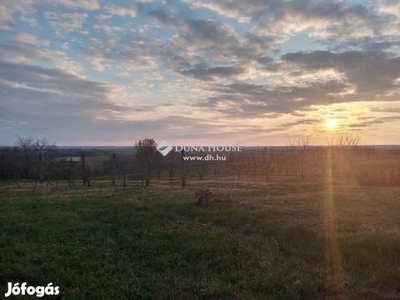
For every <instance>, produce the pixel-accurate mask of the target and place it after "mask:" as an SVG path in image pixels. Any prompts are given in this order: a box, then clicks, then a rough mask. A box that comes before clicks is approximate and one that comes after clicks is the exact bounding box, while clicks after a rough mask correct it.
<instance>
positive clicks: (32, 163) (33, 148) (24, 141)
mask: <svg viewBox="0 0 400 300" xmlns="http://www.w3.org/2000/svg"><path fill="white" fill-rule="evenodd" d="M16 144H17V146H18V147H19V148H20V149H21V151H22V153H23V170H22V172H23V176H24V177H25V178H29V177H30V176H33V177H34V179H37V177H39V180H40V182H41V183H42V182H43V181H44V179H46V180H47V181H48V182H49V183H50V181H49V180H50V172H49V165H50V162H51V161H52V160H53V159H54V156H53V155H52V154H53V150H54V149H55V147H56V145H55V144H50V143H49V142H48V141H47V140H46V139H41V140H37V141H36V142H35V141H33V139H32V138H31V137H28V138H21V137H19V136H17V142H16Z"/></svg>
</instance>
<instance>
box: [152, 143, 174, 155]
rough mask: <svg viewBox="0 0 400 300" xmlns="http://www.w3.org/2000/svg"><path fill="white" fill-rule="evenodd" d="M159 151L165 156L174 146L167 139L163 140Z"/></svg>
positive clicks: (158, 148)
mask: <svg viewBox="0 0 400 300" xmlns="http://www.w3.org/2000/svg"><path fill="white" fill-rule="evenodd" d="M156 149H157V151H158V152H160V153H161V154H162V155H163V156H166V155H167V154H168V153H170V152H171V150H172V149H173V148H172V146H170V145H169V144H168V142H167V141H162V142H161V143H160V144H159V145H158V146H157V147H156Z"/></svg>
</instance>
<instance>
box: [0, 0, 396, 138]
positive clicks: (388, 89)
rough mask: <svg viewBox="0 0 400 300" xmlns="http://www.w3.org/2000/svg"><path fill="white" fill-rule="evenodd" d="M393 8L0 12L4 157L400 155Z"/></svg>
mask: <svg viewBox="0 0 400 300" xmlns="http://www.w3.org/2000/svg"><path fill="white" fill-rule="evenodd" d="M399 129H400V2H399V1H397V0H375V1H372V0H369V1H356V0H348V1H346V0H342V1H339V0H337V1H336V0H331V1H324V0H321V1H313V0H292V1H290V0H287V1H278V0H246V1H242V0H220V1H200V0H182V1H178V0H176V1H175V0H171V1H169V0H165V1H152V0H141V1H109V0H58V1H53V0H5V1H1V2H0V145H15V142H16V139H17V135H18V136H20V137H28V136H31V137H32V138H33V139H43V138H46V139H47V140H48V141H50V142H52V143H53V142H54V143H56V145H58V146H101V145H104V146H108V145H116V146H130V145H133V144H134V142H135V141H137V140H141V139H145V138H152V139H154V140H156V142H158V143H160V142H162V141H163V140H166V141H168V142H169V143H170V144H173V145H238V144H240V145H243V146H268V145H284V144H285V143H287V142H288V141H295V140H298V139H300V138H301V137H304V136H308V137H310V138H311V143H312V144H316V145H317V144H321V145H324V144H326V139H327V137H329V138H330V137H333V136H340V135H342V134H354V135H355V134H359V135H360V136H361V140H360V143H361V144H365V145H369V144H400V134H399V132H400V130H399Z"/></svg>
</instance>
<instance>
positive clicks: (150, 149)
mask: <svg viewBox="0 0 400 300" xmlns="http://www.w3.org/2000/svg"><path fill="white" fill-rule="evenodd" d="M156 147H157V143H156V142H155V141H154V140H153V139H147V138H146V139H144V140H139V141H136V142H135V146H134V153H135V155H136V157H137V158H138V159H139V161H140V162H141V166H142V170H143V171H142V174H143V175H144V178H145V181H146V186H148V185H149V183H150V162H151V161H153V159H154V155H155V152H156Z"/></svg>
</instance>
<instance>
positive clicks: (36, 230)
mask: <svg viewBox="0 0 400 300" xmlns="http://www.w3.org/2000/svg"><path fill="white" fill-rule="evenodd" d="M19 185H20V187H18V186H17V185H16V184H14V183H13V182H12V181H2V182H1V184H0V199H1V200H0V229H1V230H0V294H1V295H4V293H5V292H6V289H7V282H21V283H22V282H27V283H28V284H29V285H32V286H39V285H42V286H43V285H47V284H48V283H49V282H53V284H54V285H55V286H59V287H60V291H61V293H60V295H58V296H57V297H58V299H285V300H286V299H400V214H399V213H398V212H399V209H400V188H399V187H377V186H360V185H358V184H357V183H356V182H348V181H346V180H335V179H332V178H331V179H329V178H323V177H309V178H306V179H304V180H301V179H299V178H286V179H282V178H269V179H268V180H266V179H265V177H264V176H258V177H254V176H253V177H251V179H250V178H246V177H245V176H242V177H240V178H238V177H237V176H226V177H219V178H214V177H213V176H212V175H209V176H206V177H205V178H204V179H203V180H196V179H195V178H193V179H191V180H189V181H188V182H187V185H186V187H185V188H184V189H182V188H181V186H180V181H178V180H175V179H174V180H167V179H165V180H164V179H162V180H152V181H151V184H150V185H149V186H147V187H145V186H142V185H141V184H140V182H133V181H130V182H129V183H128V184H127V186H126V187H125V188H124V187H122V185H121V182H120V181H117V185H116V186H112V185H111V184H110V181H109V180H93V182H92V186H91V187H87V186H83V185H82V183H79V184H78V183H76V184H75V186H74V187H71V186H70V185H68V183H67V182H66V181H59V182H58V184H57V185H56V186H55V185H48V184H46V182H44V183H42V184H39V185H38V186H37V188H36V189H35V190H34V192H32V185H31V184H30V183H29V182H23V181H21V182H20V183H19ZM204 188H207V189H209V190H210V191H211V192H212V194H213V196H212V199H211V200H210V201H209V202H207V203H205V204H202V205H199V204H197V201H196V198H195V196H194V193H195V191H196V190H198V189H204ZM57 297H54V298H57Z"/></svg>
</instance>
